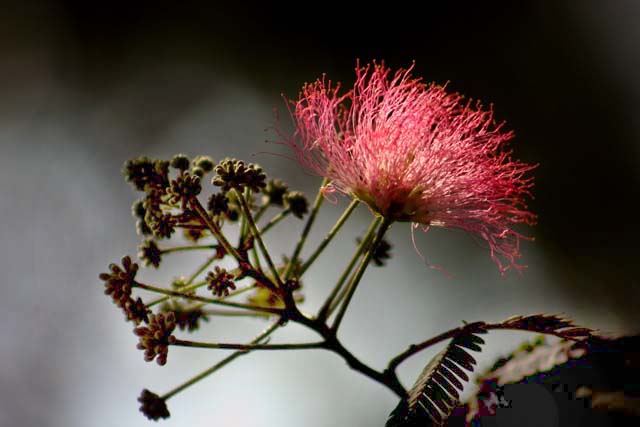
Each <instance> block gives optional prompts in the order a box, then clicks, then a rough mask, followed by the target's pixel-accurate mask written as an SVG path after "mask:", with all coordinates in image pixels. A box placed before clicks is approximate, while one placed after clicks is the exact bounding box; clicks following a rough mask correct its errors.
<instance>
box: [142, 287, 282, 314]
mask: <svg viewBox="0 0 640 427" xmlns="http://www.w3.org/2000/svg"><path fill="white" fill-rule="evenodd" d="M135 286H136V287H138V288H140V289H145V290H147V291H152V292H157V293H159V294H164V295H169V296H172V297H180V298H184V299H188V300H192V301H200V302H204V303H207V304H216V305H223V306H227V307H235V308H242V309H245V310H252V311H263V312H266V313H275V314H282V312H283V311H282V309H280V308H272V307H261V306H254V305H249V304H241V303H239V302H231V301H222V300H219V299H213V298H206V297H201V296H198V295H190V294H185V293H182V292H178V291H171V290H169V289H163V288H157V287H155V286H151V285H146V284H144V283H139V282H136V283H135Z"/></svg>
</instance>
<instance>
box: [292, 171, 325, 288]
mask: <svg viewBox="0 0 640 427" xmlns="http://www.w3.org/2000/svg"><path fill="white" fill-rule="evenodd" d="M328 183H329V178H325V179H323V180H322V184H320V189H319V190H318V194H316V199H315V200H314V201H313V206H312V208H311V212H310V213H309V217H308V218H307V223H306V224H305V225H304V229H303V230H302V234H301V235H300V240H298V243H297V244H296V247H295V249H294V250H293V255H291V259H290V260H289V264H287V268H286V270H285V272H284V275H283V278H284V280H285V281H286V280H288V279H289V277H290V276H291V273H292V272H293V266H294V265H295V264H296V261H297V260H298V257H299V256H300V252H302V247H303V246H304V243H305V242H306V240H307V236H308V235H309V231H311V226H312V225H313V223H314V221H315V219H316V215H317V214H318V210H320V206H321V205H322V201H323V200H324V195H323V194H322V188H324V187H325V186H326V185H327V184H328Z"/></svg>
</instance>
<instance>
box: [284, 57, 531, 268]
mask: <svg viewBox="0 0 640 427" xmlns="http://www.w3.org/2000/svg"><path fill="white" fill-rule="evenodd" d="M411 68H412V67H411ZM411 68H409V69H408V70H399V71H397V72H396V73H395V74H392V73H391V71H390V70H389V69H388V68H385V66H384V64H374V65H373V66H366V67H360V66H357V67H356V81H355V84H354V86H353V88H352V89H351V90H349V91H347V92H346V93H344V94H340V93H339V92H340V85H332V83H331V81H327V80H326V79H325V78H324V77H323V78H322V79H320V80H317V81H316V82H315V83H312V84H306V85H305V86H304V87H303V89H302V92H301V93H300V97H299V99H298V100H297V101H293V102H291V104H292V107H291V108H290V112H291V115H292V117H293V119H294V121H295V125H296V132H295V134H294V136H293V137H292V138H288V139H287V140H286V142H287V144H288V145H290V146H291V147H292V148H293V149H294V151H295V153H296V156H297V158H298V160H299V161H300V162H301V164H302V165H304V166H305V167H307V168H309V169H311V170H313V171H315V172H317V173H319V174H320V175H322V176H324V177H327V178H329V179H330V180H331V183H330V186H329V188H328V189H327V190H326V191H336V190H337V191H339V192H341V193H344V194H347V195H350V196H352V197H355V198H357V199H359V200H361V201H363V202H364V203H366V204H367V205H368V206H369V208H370V209H371V210H372V211H374V212H375V213H376V214H379V215H382V216H384V217H386V218H389V219H392V220H395V221H409V222H412V223H415V224H422V225H424V226H426V227H428V226H439V227H448V228H457V229H462V230H464V231H467V232H469V233H471V234H472V235H474V236H478V237H480V238H481V239H483V240H485V241H486V242H487V243H488V245H489V248H490V250H491V256H492V258H493V259H494V260H495V261H496V263H497V264H498V266H499V268H500V270H501V271H502V272H504V271H505V270H506V269H508V268H509V266H510V265H512V266H514V267H516V268H518V269H520V268H522V267H520V266H518V265H517V264H516V258H518V257H519V256H520V254H519V241H520V239H522V238H523V237H524V236H522V235H521V234H519V233H518V232H516V231H514V230H513V229H512V226H513V225H514V224H519V223H525V224H533V223H534V222H535V215H533V214H532V213H530V212H529V211H527V206H526V204H525V202H524V198H525V197H526V196H530V191H529V190H530V189H531V187H532V185H533V180H532V178H529V177H526V176H525V175H526V174H527V172H529V171H530V170H531V169H533V168H534V167H535V166H531V165H527V164H525V163H522V162H519V161H517V160H513V159H511V151H509V150H507V149H506V148H505V146H506V144H507V143H508V141H509V140H511V139H512V137H513V133H511V132H506V131H504V130H503V129H502V125H500V124H496V123H495V122H494V120H493V113H492V111H491V110H483V109H482V107H481V105H480V104H477V105H476V106H475V107H474V106H472V105H471V103H470V102H463V97H462V96H461V95H459V94H453V93H448V92H447V91H446V90H445V88H444V87H442V86H437V85H435V84H425V83H423V82H422V81H421V80H420V79H414V78H412V77H411V75H410V72H411ZM505 260H506V261H507V262H506V265H505V263H504V261H505Z"/></svg>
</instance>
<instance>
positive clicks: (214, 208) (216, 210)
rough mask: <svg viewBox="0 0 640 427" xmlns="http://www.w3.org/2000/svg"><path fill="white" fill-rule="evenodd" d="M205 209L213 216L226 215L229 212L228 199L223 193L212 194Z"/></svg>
mask: <svg viewBox="0 0 640 427" xmlns="http://www.w3.org/2000/svg"><path fill="white" fill-rule="evenodd" d="M207 208H209V212H211V214H213V215H214V216H215V215H220V214H222V213H224V214H226V213H228V212H229V199H228V198H227V196H226V194H225V193H215V194H212V195H211V196H210V197H209V201H208V203H207Z"/></svg>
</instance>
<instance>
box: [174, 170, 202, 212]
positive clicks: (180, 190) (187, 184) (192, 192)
mask: <svg viewBox="0 0 640 427" xmlns="http://www.w3.org/2000/svg"><path fill="white" fill-rule="evenodd" d="M200 191H202V186H201V185H200V177H199V176H197V175H189V174H188V173H183V174H180V175H179V176H178V177H176V179H174V180H172V181H171V185H170V186H169V188H167V195H168V202H169V203H171V204H177V203H179V202H181V203H182V209H186V208H187V204H188V202H189V200H191V199H192V198H194V197H196V196H197V195H198V194H200Z"/></svg>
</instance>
